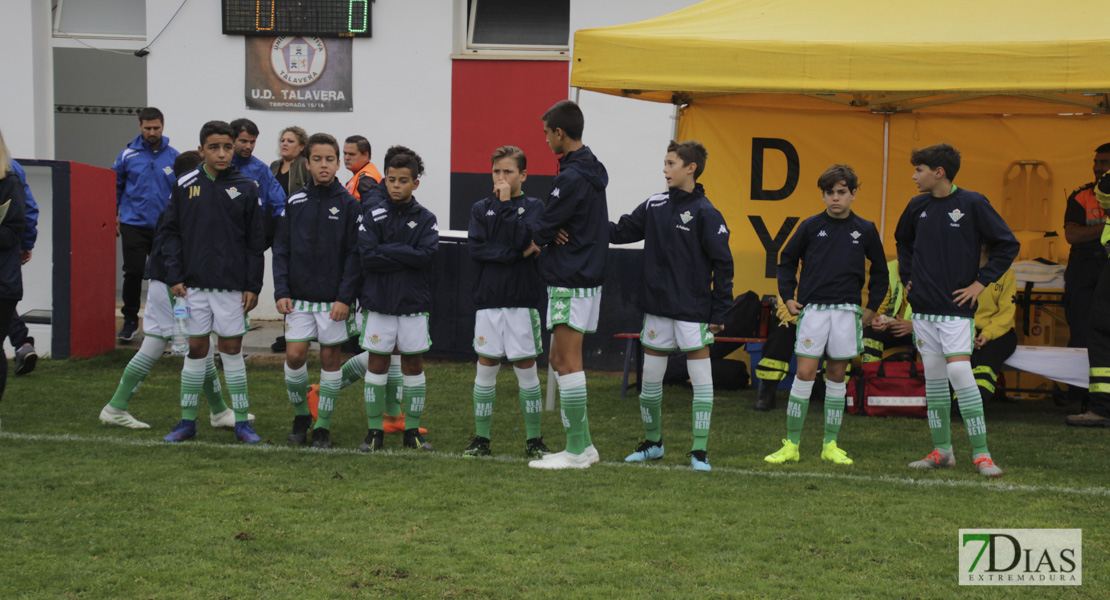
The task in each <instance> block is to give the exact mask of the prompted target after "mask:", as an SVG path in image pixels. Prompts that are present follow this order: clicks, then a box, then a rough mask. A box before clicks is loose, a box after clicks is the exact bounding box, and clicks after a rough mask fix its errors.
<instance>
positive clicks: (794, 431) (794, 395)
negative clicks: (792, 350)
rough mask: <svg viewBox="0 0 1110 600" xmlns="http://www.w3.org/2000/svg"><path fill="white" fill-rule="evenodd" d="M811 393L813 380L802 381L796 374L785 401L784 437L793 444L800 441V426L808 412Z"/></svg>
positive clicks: (804, 421) (803, 425)
mask: <svg viewBox="0 0 1110 600" xmlns="http://www.w3.org/2000/svg"><path fill="white" fill-rule="evenodd" d="M812 393H813V382H812V381H802V380H801V379H799V378H798V377H797V376H795V377H794V383H793V384H792V385H791V386H790V399H789V401H788V402H787V403H786V439H788V440H790V441H791V442H794V443H795V444H801V443H802V428H803V427H805V424H806V413H807V412H809V396H810V394H812Z"/></svg>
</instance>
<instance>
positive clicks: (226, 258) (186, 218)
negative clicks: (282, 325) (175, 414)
mask: <svg viewBox="0 0 1110 600" xmlns="http://www.w3.org/2000/svg"><path fill="white" fill-rule="evenodd" d="M233 140H234V130H232V128H231V126H230V125H228V124H227V123H224V122H223V121H209V122H207V123H205V124H204V126H203V127H201V130H200V143H201V147H200V153H201V155H202V156H203V157H204V164H202V165H201V166H200V168H198V169H196V170H194V171H190V172H188V173H186V174H185V175H182V176H181V177H180V178H178V180H177V183H176V184H175V185H174V188H173V193H172V195H171V196H170V203H169V205H168V206H167V207H166V211H167V214H166V216H165V236H166V240H165V244H166V246H165V253H166V257H165V267H166V283H167V284H168V285H169V286H170V291H171V293H172V294H173V295H174V296H178V297H183V298H186V299H187V300H188V302H189V310H190V315H189V320H188V323H189V326H188V327H189V330H188V332H189V354H188V356H187V357H186V358H185V365H184V367H183V368H182V370H181V422H180V423H178V424H177V426H176V427H174V428H173V431H171V432H170V433H169V434H167V435H166V436H165V438H164V439H165V440H166V441H167V442H182V441H185V440H187V439H190V438H192V437H194V436H196V432H197V428H196V419H197V399H198V398H199V396H200V393H201V390H202V387H203V385H204V379H205V374H204V368H205V365H204V363H205V357H206V356H207V355H208V346H209V335H210V334H211V333H213V332H215V333H216V335H217V336H218V337H219V346H218V347H219V350H220V357H221V362H222V363H223V366H224V377H225V379H226V380H227V387H228V391H229V392H230V394H231V408H232V410H233V411H234V412H235V437H236V438H237V439H238V440H239V441H241V442H244V443H248V444H257V443H258V442H261V441H262V439H261V438H260V437H259V436H258V434H256V433H255V432H254V429H253V428H252V427H251V424H250V421H248V412H247V408H248V405H249V401H248V398H247V370H246V365H245V364H244V362H243V355H242V346H243V336H244V335H246V333H247V331H248V330H249V329H250V319H249V318H248V317H247V313H248V312H250V311H251V310H252V309H253V308H254V307H255V306H256V305H257V304H258V293H259V292H260V291H261V290H262V273H263V269H264V268H265V265H264V262H263V253H264V252H265V246H266V232H265V229H264V226H263V216H264V210H263V208H262V206H261V205H260V203H259V200H258V188H257V186H255V185H254V182H253V181H251V180H250V179H248V178H247V177H246V176H244V175H243V174H241V173H239V171H237V170H236V169H235V168H234V167H232V166H231V159H232V155H233V147H234V142H233Z"/></svg>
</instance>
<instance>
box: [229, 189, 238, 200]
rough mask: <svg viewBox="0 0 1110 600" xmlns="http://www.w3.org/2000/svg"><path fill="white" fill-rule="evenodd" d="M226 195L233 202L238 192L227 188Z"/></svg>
mask: <svg viewBox="0 0 1110 600" xmlns="http://www.w3.org/2000/svg"><path fill="white" fill-rule="evenodd" d="M227 195H228V196H230V197H231V199H232V200H234V199H236V198H238V197H239V190H237V189H235V188H233V187H229V188H227Z"/></svg>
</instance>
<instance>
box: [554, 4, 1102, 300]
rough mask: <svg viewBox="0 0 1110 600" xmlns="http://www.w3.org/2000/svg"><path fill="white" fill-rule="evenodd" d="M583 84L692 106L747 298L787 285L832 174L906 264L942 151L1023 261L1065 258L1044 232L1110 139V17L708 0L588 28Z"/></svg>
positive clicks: (688, 126) (577, 54) (1091, 8)
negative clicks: (782, 278)
mask: <svg viewBox="0 0 1110 600" xmlns="http://www.w3.org/2000/svg"><path fill="white" fill-rule="evenodd" d="M571 85H572V86H575V87H578V88H581V89H586V90H592V91H597V92H603V93H608V94H614V95H620V96H626V97H630V98H639V99H644V100H650V101H656V102H670V103H674V104H675V105H676V106H677V107H679V111H680V115H681V117H680V121H679V129H678V137H679V138H680V139H698V140H699V141H701V142H702V143H703V144H705V145H706V147H707V148H708V149H709V152H710V158H709V161H708V164H707V170H706V173H705V174H704V176H703V177H702V182H703V183H704V184H705V186H706V190H707V194H708V195H709V197H710V198H711V199H712V200H713V201H714V203H715V204H716V205H717V206H718V207H719V208H720V209H721V210H722V212H723V213H724V214H725V218H726V219H727V220H728V222H729V223H730V226H731V229H732V232H733V235H732V239H733V242H732V243H733V251H734V254H735V256H736V259H737V281H738V285H740V286H742V287H741V288H740V289H743V287H750V288H752V289H755V290H757V291H760V292H762V293H770V292H772V291H773V290H774V282H773V277H774V270H773V264H774V261H775V260H776V259H777V254H778V248H779V247H781V245H782V244H783V243H785V241H786V239H787V237H788V236H789V234H790V232H791V231H792V229H793V228H794V225H795V224H796V223H797V220H798V219H802V218H805V217H808V216H810V215H813V214H816V213H818V212H820V211H821V210H822V209H823V205H822V204H821V201H820V194H819V192H818V191H817V189H816V180H817V176H818V175H819V174H820V173H821V172H822V171H824V169H825V168H827V167H828V166H829V165H831V164H834V163H848V164H852V165H853V166H854V167H855V169H856V171H857V172H858V173H859V175H860V178H861V181H862V184H861V188H860V191H859V194H858V196H857V201H856V204H855V205H853V208H854V209H855V210H856V212H857V213H859V214H861V215H862V216H864V217H865V218H868V219H871V220H873V221H875V222H876V224H877V225H878V226H879V227H880V231H881V232H882V233H883V234H884V243H885V244H886V246H887V254H889V255H893V253H894V242H893V230H894V223H895V222H896V221H897V218H898V216H899V215H900V214H901V209H902V207H904V206H905V203H906V201H907V200H908V199H909V198H910V197H912V196H913V195H915V194H916V189H915V188H914V186H913V185H912V182H911V181H910V173H911V171H912V169H911V167H910V165H909V162H908V158H909V153H910V151H911V150H912V148H914V147H924V146H928V145H932V144H935V143H940V142H948V143H951V144H952V145H954V146H956V148H958V149H959V150H960V151H961V152H962V154H963V166H962V169H961V171H960V172H959V174H958V175H957V178H956V182H957V184H958V185H961V186H964V187H967V188H969V189H974V190H976V191H980V192H982V193H984V194H986V195H987V196H988V197H989V198H991V200H992V202H993V203H994V204H995V206H996V207H998V208H999V210H1000V212H1001V213H1002V214H1003V216H1004V217H1006V218H1007V221H1008V222H1010V224H1011V227H1013V228H1014V229H1015V231H1017V232H1018V235H1019V237H1020V238H1022V239H1023V241H1024V243H1023V255H1025V256H1029V255H1030V254H1032V255H1044V256H1046V257H1049V258H1053V259H1057V260H1066V256H1067V246H1066V244H1063V243H1062V237H1061V238H1045V237H1044V235H1045V233H1046V232H1051V231H1060V230H1061V229H1062V223H1063V211H1064V200H1065V198H1066V194H1067V191H1069V190H1070V189H1073V188H1075V187H1078V186H1079V185H1081V184H1083V183H1085V182H1088V181H1090V180H1091V178H1092V176H1091V171H1090V166H1091V158H1092V156H1093V151H1094V149H1095V147H1097V146H1098V145H1100V144H1102V143H1106V142H1110V119H1107V118H1106V117H1104V116H1103V113H1105V111H1106V110H1107V108H1108V107H1110V95H1108V94H1110V12H1107V10H1106V8H1105V5H1103V4H1102V3H1101V2H1098V3H1096V2H1094V1H1092V0H1077V1H1074V2H1069V3H1066V4H1063V5H1059V6H1050V5H1046V4H1045V3H1043V2H1034V1H1032V0H1008V1H1000V0H976V1H974V2H970V1H968V0H933V1H932V2H928V3H916V4H909V3H896V2H887V3H875V2H860V1H858V0H845V1H843V2H828V1H827V0H776V1H773V2H770V1H766V0H763V1H756V0H705V1H704V2H701V3H699V4H696V5H693V6H691V7H689V8H686V9H683V10H679V11H676V12H674V13H671V14H668V15H664V16H661V17H658V18H655V19H649V20H647V21H641V22H638V23H630V24H626V25H619V26H614V27H604V28H597V29H586V30H581V31H578V32H576V33H575V38H574V57H573V62H572V71H571ZM588 118H589V115H587V119H588ZM660 152H661V153H662V148H661V149H660ZM603 158H604V157H603ZM614 176H617V177H619V174H614Z"/></svg>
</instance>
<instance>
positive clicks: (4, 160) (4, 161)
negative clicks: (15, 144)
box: [0, 131, 12, 179]
mask: <svg viewBox="0 0 1110 600" xmlns="http://www.w3.org/2000/svg"><path fill="white" fill-rule="evenodd" d="M11 169H12V155H11V152H9V151H8V145H7V144H5V143H4V132H3V131H0V179H3V178H4V177H5V176H6V175H7V173H8V171H10V170H11Z"/></svg>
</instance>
